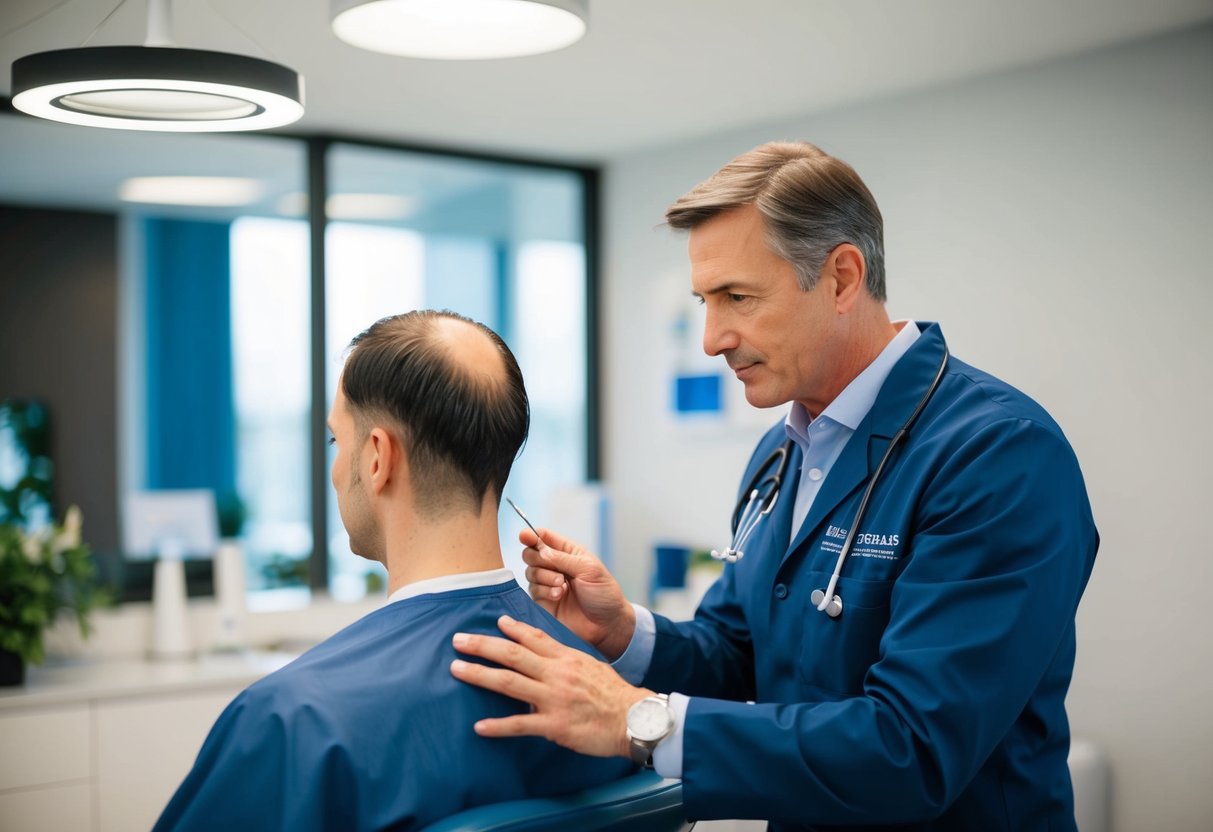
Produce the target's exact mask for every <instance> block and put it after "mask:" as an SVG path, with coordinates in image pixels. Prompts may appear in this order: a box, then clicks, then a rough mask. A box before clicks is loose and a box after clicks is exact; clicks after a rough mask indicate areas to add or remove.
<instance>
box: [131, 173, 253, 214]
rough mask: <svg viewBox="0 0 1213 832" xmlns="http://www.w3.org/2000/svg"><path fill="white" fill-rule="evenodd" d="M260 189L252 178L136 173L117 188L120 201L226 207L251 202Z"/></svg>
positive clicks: (249, 203)
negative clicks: (142, 174) (136, 174)
mask: <svg viewBox="0 0 1213 832" xmlns="http://www.w3.org/2000/svg"><path fill="white" fill-rule="evenodd" d="M263 190H264V188H263V186H262V184H261V183H260V182H258V181H257V180H256V179H242V178H234V177H228V176H136V177H134V178H133V179H127V180H126V181H125V182H123V183H122V185H121V187H120V188H119V189H118V198H119V199H121V200H122V201H124V202H139V203H145V204H155V205H197V206H205V207H208V208H230V207H236V206H240V205H251V204H252V203H254V202H256V201H257V200H258V199H260V198H261V194H262V192H263Z"/></svg>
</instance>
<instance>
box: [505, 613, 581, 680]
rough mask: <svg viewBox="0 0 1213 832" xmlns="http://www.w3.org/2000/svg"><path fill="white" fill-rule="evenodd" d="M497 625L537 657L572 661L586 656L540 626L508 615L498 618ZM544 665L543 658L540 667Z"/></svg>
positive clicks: (519, 645) (518, 645) (520, 646)
mask: <svg viewBox="0 0 1213 832" xmlns="http://www.w3.org/2000/svg"><path fill="white" fill-rule="evenodd" d="M497 626H498V627H500V628H501V632H503V633H505V634H506V635H507V636H509V637H510V638H512V639H513V640H514V641H515V642H517V644H516V646H517V647H519V648H521V649H523V650H527V651H529V653H530V655H532V656H535V657H537V658H538V657H540V656H542V657H544V658H548V659H552V658H560V659H564V660H570V661H571V660H573V659H574V658H575V657H578V656H585V654H584V653H582V652H581V651H580V650H574V649H573V648H572V647H566V646H565V645H563V644H561V643H560V642H558V641H557V640H556V639H554V638H552V637H551V636H549V635H548V634H547V633H545V632H544V631H543V630H541V629H539V628H538V627H532V626H531V625H530V624H525V623H523V622H521V621H515V620H514V619H513V618H510V617H509V616H508V615H503V616H501V617H500V618H498V619H497ZM507 643H508V642H507ZM499 664H503V662H499ZM542 666H543V663H542V659H540V660H539V663H538V667H539V668H540V669H542ZM528 675H530V674H528Z"/></svg>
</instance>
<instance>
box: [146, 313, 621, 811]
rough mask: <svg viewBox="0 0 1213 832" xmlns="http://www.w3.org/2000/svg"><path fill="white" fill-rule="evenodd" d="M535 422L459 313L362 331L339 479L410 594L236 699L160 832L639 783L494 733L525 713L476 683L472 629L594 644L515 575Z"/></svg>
mask: <svg viewBox="0 0 1213 832" xmlns="http://www.w3.org/2000/svg"><path fill="white" fill-rule="evenodd" d="M529 421H530V415H529V406H528V404H527V397H526V390H525V389H524V388H523V384H522V374H521V372H520V371H519V369H518V364H517V362H516V361H515V360H514V356H513V355H512V354H511V353H510V351H509V349H508V348H507V347H506V345H505V344H504V343H503V342H502V341H501V339H500V338H498V337H497V335H496V334H494V333H493V332H492V331H491V330H489V329H487V328H486V327H484V326H481V325H480V324H477V323H474V322H472V321H469V320H467V319H466V318H462V317H460V316H458V315H455V314H453V313H449V312H428V311H427V312H410V313H408V314H405V315H399V316H396V317H392V318H385V319H383V320H381V321H379V322H378V323H376V324H374V325H373V326H371V327H370V329H368V330H367V331H366V332H364V333H362V334H361V335H359V336H358V337H357V338H355V339H354V341H353V343H352V345H351V350H350V353H349V356H348V358H347V359H346V363H345V367H344V370H343V372H342V377H341V380H340V382H339V383H338V388H337V393H336V396H335V397H334V400H333V407H332V411H331V412H330V414H329V430H330V431H331V432H332V436H333V438H332V442H333V443H335V444H336V446H337V454H336V458H335V459H334V460H333V470H332V479H333V487H334V488H335V489H336V491H337V502H338V506H339V508H340V510H341V520H342V522H343V523H344V524H345V528H346V530H347V531H348V532H349V536H350V547H351V548H352V549H353V551H354V552H356V553H357V554H359V555H361V556H363V557H365V558H369V559H371V560H377V561H379V562H381V563H383V564H384V565H385V566H386V567H387V571H388V580H389V586H388V590H389V592H390V597H389V598H388V604H387V605H386V606H384V607H383V608H382V609H379V610H376V611H375V612H373V613H371V614H370V615H367V616H366V617H365V618H362V619H361V620H359V621H357V622H355V623H354V624H352V625H351V626H349V627H347V628H346V629H344V630H342V631H341V632H339V633H337V634H336V635H335V636H333V637H332V638H330V639H328V640H327V641H325V642H324V643H322V644H320V645H318V646H317V647H315V648H313V649H312V650H310V651H308V652H307V653H305V654H304V655H303V656H300V657H299V658H298V659H297V660H296V661H294V662H293V663H291V664H290V665H288V666H286V667H285V668H283V669H282V670H279V671H278V672H277V673H274V674H272V675H270V676H267V677H266V678H264V679H262V680H261V681H259V682H257V683H255V684H254V685H252V686H251V687H249V688H248V689H247V690H245V691H244V692H243V693H241V694H240V695H239V696H237V697H236V699H235V700H234V701H233V702H232V703H231V704H230V705H229V706H228V707H227V710H225V711H224V712H223V714H222V715H221V716H220V717H219V720H218V721H217V722H216V723H215V726H214V728H212V729H211V733H210V736H208V737H207V740H206V743H205V744H204V745H203V746H202V750H201V751H200V752H199V754H198V759H197V761H196V762H195V763H194V768H193V770H192V771H191V772H190V773H189V775H188V776H187V777H186V779H185V782H184V783H182V784H181V786H180V788H179V789H178V790H177V793H176V795H174V797H173V799H172V800H171V801H170V802H169V804H168V806H167V808H165V810H164V814H163V815H162V816H161V817H160V820H159V821H158V823H157V824H156V827H155V828H156V829H157V830H170V829H173V830H185V829H198V830H204V829H205V830H217V829H218V830H245V829H248V830H258V832H265V831H266V830H274V829H281V830H290V832H305V830H320V829H335V830H337V829H339V830H346V829H351V830H353V829H387V828H391V829H399V830H406V829H414V828H418V827H422V826H425V825H426V824H428V823H430V822H433V821H436V820H438V819H440V818H442V817H445V816H447V815H450V814H453V813H454V812H457V811H459V810H461V809H465V808H467V807H470V806H476V805H479V804H484V803H492V802H497V801H502V800H511V799H517V798H522V797H538V796H549V795H554V794H561V793H566V792H570V791H575V790H578V789H582V788H586V787H588V786H591V785H594V784H597V783H601V782H604V781H607V780H612V779H615V778H618V777H622V776H624V775H627V774H628V773H630V771H631V770H632V767H631V766H630V765H629V764H627V763H626V762H624V761H622V760H619V759H597V758H591V757H582V756H580V755H577V754H574V753H572V752H570V751H566V750H564V749H562V748H559V747H558V746H556V745H554V744H552V743H549V742H547V741H546V740H542V739H536V738H521V737H520V738H517V739H511V740H508V741H505V742H502V741H500V740H489V739H481V738H479V737H477V736H476V734H475V733H474V732H473V730H472V725H473V724H474V723H475V722H476V720H478V719H482V718H484V717H486V716H504V715H507V714H510V713H516V712H517V711H518V710H519V709H520V708H522V707H525V706H521V705H519V703H518V702H516V701H514V700H511V699H507V698H505V697H503V696H499V695H497V694H492V693H488V692H487V691H484V690H482V689H480V688H476V687H473V686H471V685H465V684H462V683H461V682H458V681H457V680H456V679H455V678H454V677H452V676H451V674H450V673H449V672H448V670H447V668H448V667H449V666H450V663H451V661H452V660H453V659H454V658H455V657H456V654H455V652H454V650H453V649H452V648H451V636H452V635H453V634H454V633H455V632H456V631H473V632H484V633H495V632H496V631H497V624H496V621H497V619H498V617H499V616H501V615H503V614H504V615H510V616H512V617H513V618H515V619H519V620H522V621H526V622H528V623H530V624H532V625H534V626H536V627H540V628H542V629H544V630H546V631H547V632H548V633H550V634H552V636H554V637H555V638H557V639H559V640H560V641H562V642H564V643H566V644H570V645H574V646H576V647H577V648H579V649H581V650H585V651H586V652H593V651H592V649H591V648H590V647H589V646H587V645H586V644H585V643H584V642H582V641H580V640H579V639H578V638H577V637H576V636H574V635H573V634H572V633H570V632H569V631H568V630H566V629H564V627H563V626H561V625H560V624H559V623H557V622H556V620H555V619H554V618H551V617H550V616H549V615H548V614H547V613H546V612H544V611H543V610H541V609H540V608H539V607H538V606H537V605H536V604H535V603H534V602H533V601H532V600H531V599H530V597H529V596H528V595H527V593H526V592H524V591H523V590H522V589H520V588H519V586H518V584H517V583H515V581H514V578H513V576H512V574H511V573H510V572H509V571H508V570H506V569H505V568H504V567H503V564H502V559H501V548H500V542H499V538H498V530H497V510H498V505H499V502H500V499H501V493H502V489H503V488H504V486H505V482H506V478H507V476H508V475H509V473H510V467H511V465H512V463H513V461H514V458H515V456H516V455H517V453H518V450H519V448H520V447H521V446H522V443H523V441H524V440H525V438H526V434H527V428H528V425H529Z"/></svg>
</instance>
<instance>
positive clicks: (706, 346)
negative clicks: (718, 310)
mask: <svg viewBox="0 0 1213 832" xmlns="http://www.w3.org/2000/svg"><path fill="white" fill-rule="evenodd" d="M740 345H741V339H740V338H738V337H737V333H736V332H735V331H734V330H733V329H732V328H730V327H728V326H724V325H722V324H721V322H720V320H719V319H718V317H717V316H715V315H713V314H712V313H711V312H708V316H707V320H706V322H705V323H704V325H703V351H704V352H705V353H707V354H708V355H720V354H721V353H723V352H727V351H728V350H733V349H737V347H739V346H740Z"/></svg>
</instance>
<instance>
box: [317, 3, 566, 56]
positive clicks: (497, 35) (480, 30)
mask: <svg viewBox="0 0 1213 832" xmlns="http://www.w3.org/2000/svg"><path fill="white" fill-rule="evenodd" d="M330 8H331V12H332V18H333V31H334V32H336V33H337V37H339V38H341V39H342V40H344V41H345V42H346V43H349V44H351V45H353V46H357V47H360V48H362V49H369V50H371V51H372V52H386V53H388V54H389V55H404V56H408V57H412V58H442V59H450V60H472V59H483V58H516V57H521V56H524V55H537V54H539V53H541V52H552V51H555V50H557V49H563V48H564V47H566V46H569V45H571V44H573V43H576V42H577V41H578V40H580V39H581V38H582V37H583V36H584V35H585V32H586V25H587V24H586V21H587V20H588V18H589V12H588V9H587V0H331V6H330Z"/></svg>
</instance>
